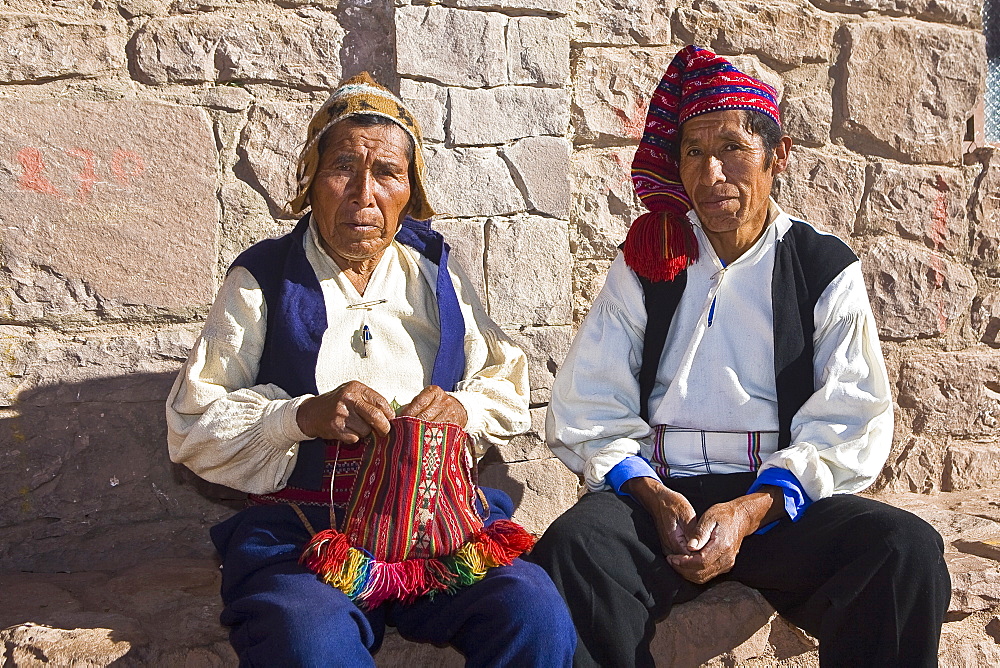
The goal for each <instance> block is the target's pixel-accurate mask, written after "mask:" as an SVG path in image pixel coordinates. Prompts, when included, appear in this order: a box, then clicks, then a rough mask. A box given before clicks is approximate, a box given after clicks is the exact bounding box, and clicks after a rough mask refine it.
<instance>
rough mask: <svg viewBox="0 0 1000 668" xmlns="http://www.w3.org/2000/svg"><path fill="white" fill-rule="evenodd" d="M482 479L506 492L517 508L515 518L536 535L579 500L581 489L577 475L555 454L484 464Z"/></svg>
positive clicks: (480, 475) (484, 482)
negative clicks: (525, 459)
mask: <svg viewBox="0 0 1000 668" xmlns="http://www.w3.org/2000/svg"><path fill="white" fill-rule="evenodd" d="M479 483H480V484H481V485H484V486H486V487H493V488H496V489H501V490H503V491H505V492H507V494H509V495H510V498H511V499H513V500H514V506H515V508H516V510H515V511H514V521H515V522H518V523H520V524H521V526H523V527H524V528H525V529H527V530H528V531H530V532H531V533H534V534H537V535H541V534H542V532H544V531H545V529H546V528H548V526H549V525H550V524H552V521H553V520H554V519H555V518H557V517H559V516H560V515H561V514H562V513H563V512H565V511H566V509H567V508H569V507H570V506H572V505H573V504H574V503H576V499H577V490H578V489H579V481H578V479H577V477H576V475H575V474H573V473H572V472H571V471H570V470H569V469H568V468H566V467H565V466H563V463H562V462H560V461H559V460H558V459H556V458H555V457H550V458H549V459H536V460H533V461H527V462H517V463H514V464H502V463H500V464H491V465H489V466H485V467H483V469H482V470H481V471H480V472H479Z"/></svg>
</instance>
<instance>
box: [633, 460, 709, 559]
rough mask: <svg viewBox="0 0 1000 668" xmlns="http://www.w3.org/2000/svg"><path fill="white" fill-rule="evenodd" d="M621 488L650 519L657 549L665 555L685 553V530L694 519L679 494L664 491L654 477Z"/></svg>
mask: <svg viewBox="0 0 1000 668" xmlns="http://www.w3.org/2000/svg"><path fill="white" fill-rule="evenodd" d="M622 489H623V490H624V491H626V492H628V493H629V494H630V495H631V496H632V498H634V499H635V500H636V501H638V502H639V504H640V505H642V507H643V508H645V509H646V511H647V512H648V513H649V514H650V516H652V518H653V522H654V523H655V524H656V532H657V533H658V534H659V536H660V546H661V548H662V549H663V553H664V554H666V555H682V554H687V553H688V548H687V534H686V532H685V529H686V528H687V525H688V523H689V522H691V521H692V520H694V517H695V515H694V508H692V507H691V504H690V503H689V502H688V500H687V499H686V498H684V496H683V495H682V494H678V493H677V492H675V491H673V490H671V489H667V488H666V487H665V486H664V485H663V483H662V482H660V481H659V480H656V479H655V478H645V477H640V478H632V479H631V480H627V481H625V484H624V485H622Z"/></svg>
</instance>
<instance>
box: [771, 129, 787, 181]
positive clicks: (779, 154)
mask: <svg viewBox="0 0 1000 668" xmlns="http://www.w3.org/2000/svg"><path fill="white" fill-rule="evenodd" d="M791 152H792V138H791V137H789V136H788V135H782V137H781V141H779V142H778V145H777V146H776V147H775V149H774V161H773V162H772V163H771V176H777V175H778V174H780V173H782V172H783V171H785V170H786V169H787V168H788V156H789V154H791Z"/></svg>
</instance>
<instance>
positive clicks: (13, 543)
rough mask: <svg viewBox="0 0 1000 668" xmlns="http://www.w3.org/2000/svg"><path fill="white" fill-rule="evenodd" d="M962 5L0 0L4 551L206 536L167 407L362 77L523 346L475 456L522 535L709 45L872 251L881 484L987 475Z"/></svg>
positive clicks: (986, 321) (981, 254) (998, 248)
mask: <svg viewBox="0 0 1000 668" xmlns="http://www.w3.org/2000/svg"><path fill="white" fill-rule="evenodd" d="M979 10H980V4H979V2H978V1H977V0H936V1H934V2H929V1H927V0H910V1H907V0H895V1H893V2H883V1H882V0H815V2H813V3H808V2H804V1H797V0H785V1H783V2H780V3H769V4H768V5H767V6H766V7H765V6H763V5H760V4H758V3H751V2H742V1H738V0H684V1H675V0H659V1H657V2H653V1H652V0H630V1H629V2H618V1H616V0H579V1H578V2H573V1H572V0H445V1H444V2H442V3H440V4H426V3H421V2H410V1H409V0H340V1H339V2H338V1H337V0H313V1H311V2H310V1H303V0H274V1H273V2H267V1H264V0H262V1H260V2H241V1H237V0H120V1H117V2H115V1H110V0H96V1H95V0H88V1H86V2H85V1H83V0H56V1H53V2H48V1H42V0H7V1H6V2H5V3H3V9H2V10H0V116H2V118H4V120H5V122H4V123H3V124H2V129H0V223H2V224H0V255H2V258H3V263H2V268H0V356H2V359H3V367H4V369H5V370H6V373H5V374H2V375H0V444H2V447H0V480H2V482H0V530H2V531H3V533H4V536H5V540H4V541H3V542H2V543H0V570H40V571H57V570H70V571H73V570H81V569H96V568H103V569H116V568H122V567H126V566H129V565H131V564H133V563H136V562H139V561H142V560H146V559H149V558H152V557H199V556H207V555H209V554H210V553H211V550H210V547H209V545H208V543H207V540H206V536H205V530H204V529H205V528H206V527H207V526H209V525H210V524H212V523H214V522H215V521H217V520H218V519H219V518H221V517H223V516H225V515H226V514H228V513H229V512H231V508H233V507H236V506H237V505H238V504H239V499H238V495H235V494H233V493H232V492H230V491H227V490H224V489H219V488H216V487H212V486H209V485H207V484H204V483H201V482H200V481H198V480H197V479H195V478H194V477H193V476H192V475H190V474H188V473H186V471H185V470H184V469H182V468H180V467H176V466H173V465H171V464H170V463H169V461H168V459H167V456H166V448H165V426H164V419H163V408H162V404H163V400H164V398H165V397H166V393H167V391H168V389H169V386H170V384H171V382H172V380H173V376H174V374H175V373H176V370H177V368H178V366H179V364H180V362H181V361H182V360H183V359H184V358H185V356H186V354H187V351H188V350H189V348H190V346H191V345H192V343H193V341H194V339H195V337H196V336H197V333H198V331H199V329H200V325H201V322H202V320H203V318H204V315H205V313H206V312H207V309H208V306H209V304H210V303H211V300H212V298H213V295H214V293H215V290H216V289H217V287H218V283H219V280H220V278H221V276H222V273H223V272H224V270H225V268H226V266H228V263H229V262H230V261H231V260H232V259H233V258H234V257H235V255H236V254H237V253H238V252H239V251H240V250H242V249H243V248H245V247H246V246H248V245H249V244H251V243H253V242H254V241H256V240H258V239H261V238H265V237H267V236H272V235H275V234H278V233H281V232H282V231H285V230H288V229H290V227H291V225H292V224H293V222H294V221H293V220H291V219H290V218H288V217H287V216H286V215H285V214H284V213H283V211H282V206H283V204H284V202H285V201H286V200H287V199H288V197H289V195H290V193H291V192H292V188H293V179H292V172H293V165H294V160H295V156H296V155H297V152H298V147H299V145H300V142H301V141H302V133H303V132H304V128H305V124H306V122H307V120H308V118H309V117H310V115H311V113H312V111H313V110H314V109H315V108H317V106H318V105H319V104H321V103H322V101H323V100H324V99H325V98H326V96H327V95H328V93H329V90H330V88H331V87H333V86H334V85H335V84H336V82H337V81H338V80H340V79H341V77H344V76H350V75H352V74H355V73H357V72H359V71H361V70H369V71H371V72H372V73H373V74H374V75H375V76H376V77H377V78H378V79H380V80H381V81H382V82H384V83H385V84H386V85H388V86H390V87H392V88H393V89H395V90H397V91H398V92H399V93H400V95H401V96H402V97H403V98H405V99H406V100H408V101H409V102H410V103H411V104H412V106H413V108H414V110H415V111H416V113H417V114H418V115H419V117H420V120H421V123H422V125H423V128H424V132H425V136H426V138H427V140H428V141H427V146H426V157H427V164H428V172H429V190H430V196H431V198H432V200H433V202H434V204H435V206H436V208H437V209H438V210H439V211H440V212H441V214H442V215H441V217H440V219H439V220H438V221H437V223H436V225H437V227H438V228H439V229H441V230H442V231H443V232H444V233H445V235H446V236H447V237H448V238H449V239H450V240H451V242H452V243H453V245H454V246H455V255H456V256H457V257H458V258H459V261H460V262H461V263H462V264H463V265H464V267H465V268H466V269H467V271H468V272H469V273H470V274H471V275H472V277H473V280H474V281H475V283H476V285H477V287H478V289H479V290H480V294H481V296H482V299H483V302H484V304H486V306H487V308H488V310H489V312H490V314H491V315H492V317H493V318H494V319H495V320H496V321H497V322H498V323H500V324H501V325H502V326H503V328H504V329H505V330H506V331H507V332H508V333H509V334H510V336H511V337H512V338H513V339H514V340H516V341H517V342H518V343H520V344H521V345H523V346H524V347H525V349H526V350H527V351H528V354H529V358H530V361H531V382H532V397H531V401H532V413H533V428H532V431H531V432H530V433H529V434H527V435H525V436H524V437H521V438H518V439H516V440H515V441H514V442H513V443H511V444H510V445H509V446H508V447H506V448H504V449H502V450H501V451H499V452H493V453H490V454H489V455H488V456H487V459H486V460H485V461H484V463H483V464H484V466H483V471H482V480H483V482H484V483H486V484H492V485H495V486H500V487H503V488H504V489H507V490H508V491H509V492H511V494H512V496H514V498H515V501H518V502H519V503H520V504H521V505H520V509H519V519H521V520H522V521H523V522H524V523H525V524H526V525H527V526H529V527H530V528H532V529H534V530H538V531H540V530H542V529H543V528H544V527H545V526H546V525H547V523H548V522H549V521H550V520H551V519H552V518H553V517H554V516H555V515H556V514H557V513H558V512H559V511H560V510H561V509H562V508H565V507H566V506H568V505H569V504H570V503H572V501H573V500H574V499H575V497H576V493H577V485H576V479H575V477H574V476H573V475H571V474H570V473H569V472H568V471H567V470H566V469H565V468H564V467H563V466H562V465H561V464H560V463H559V462H558V461H556V460H554V459H552V458H551V457H550V456H549V453H548V451H547V449H545V447H544V445H543V442H542V438H541V433H542V428H543V422H544V411H545V406H546V403H547V401H548V399H549V389H550V387H551V382H552V378H553V374H554V372H555V370H556V369H557V367H558V365H559V364H560V362H561V360H562V358H563V356H564V355H565V352H566V350H567V348H568V345H569V342H570V340H571V338H572V333H573V326H574V324H575V323H578V322H579V321H580V319H581V318H582V317H583V316H584V314H585V313H586V310H587V307H588V305H589V303H590V302H591V300H592V299H593V297H594V296H595V295H596V292H597V291H598V290H599V289H600V285H601V283H602V281H603V276H604V272H605V270H606V269H607V267H608V265H609V263H610V261H611V259H612V258H613V257H614V253H615V252H616V247H617V245H618V244H619V243H620V242H621V240H622V239H623V238H624V234H625V231H626V230H627V227H628V224H629V222H630V221H631V220H632V218H633V217H634V216H635V215H636V214H637V213H638V212H639V207H638V204H637V201H636V199H635V197H634V195H633V193H632V190H631V184H630V181H629V177H628V169H629V164H630V161H631V157H632V152H633V150H634V146H635V144H636V142H637V140H638V137H639V136H640V134H641V129H642V122H643V117H644V111H645V106H646V104H647V102H648V99H649V94H650V92H651V90H652V89H653V87H654V86H655V84H656V82H657V81H658V79H659V77H660V75H661V74H662V71H663V69H664V68H665V66H666V64H667V63H668V62H669V60H670V58H671V57H672V55H673V54H674V53H675V52H676V50H677V49H678V48H679V47H680V46H682V45H683V44H685V43H687V42H690V41H695V42H697V43H700V44H703V45H706V46H708V47H711V48H713V49H715V50H717V51H719V52H720V53H723V54H727V55H732V56H739V59H738V61H739V63H740V64H741V65H742V66H743V67H747V68H751V69H752V70H753V71H755V72H757V73H758V75H759V76H761V77H764V78H770V79H771V80H772V81H773V82H775V83H777V84H779V85H780V86H781V88H783V90H784V102H783V103H782V111H783V113H784V114H785V119H786V123H787V128H788V131H789V132H790V133H791V134H792V136H793V137H794V139H795V143H796V144H797V148H796V149H795V151H794V153H793V159H792V163H791V166H790V170H789V173H788V175H787V176H786V177H783V178H782V179H781V182H780V184H779V188H778V192H777V196H778V199H779V201H780V202H781V203H782V204H783V205H784V206H786V207H787V208H788V209H789V210H790V211H792V212H794V213H797V214H800V215H802V216H804V217H806V218H807V219H809V220H811V221H813V222H814V223H816V224H817V225H819V226H821V227H823V228H825V229H830V230H833V231H835V232H837V233H838V234H841V235H843V236H844V237H845V238H847V239H848V241H849V242H850V243H851V244H852V246H853V247H854V248H855V249H856V250H857V251H858V252H859V254H860V255H861V256H862V258H863V261H864V265H865V272H866V276H867V277H868V280H869V285H870V288H871V291H872V298H873V304H874V306H875V311H876V317H877V319H878V321H879V325H880V333H881V335H882V337H883V338H884V340H885V341H886V344H885V349H886V353H887V357H888V360H889V365H890V370H891V373H892V378H893V382H894V392H895V394H896V397H897V402H898V406H899V420H898V428H897V438H896V446H895V450H894V453H893V456H892V457H891V458H890V462H889V464H888V466H887V467H886V471H885V474H884V476H883V478H882V480H881V483H880V484H881V485H882V486H883V487H888V488H889V489H890V490H896V491H899V490H914V491H922V492H935V491H938V490H945V491H947V490H960V489H969V488H975V487H979V486H989V485H998V484H1000V434H998V431H1000V430H998V425H997V420H998V419H1000V384H998V382H997V378H998V377H1000V373H998V372H1000V352H998V347H1000V196H998V194H997V193H998V192H1000V152H997V151H996V150H994V149H991V148H981V149H978V150H976V151H975V152H969V151H968V147H967V145H966V144H965V143H964V142H963V140H964V138H965V134H966V131H967V121H968V119H969V118H970V117H971V116H972V109H973V107H974V106H975V104H976V103H977V101H978V100H979V99H980V98H981V96H982V86H983V70H984V63H985V54H984V50H983V39H982V36H981V26H980V11H979Z"/></svg>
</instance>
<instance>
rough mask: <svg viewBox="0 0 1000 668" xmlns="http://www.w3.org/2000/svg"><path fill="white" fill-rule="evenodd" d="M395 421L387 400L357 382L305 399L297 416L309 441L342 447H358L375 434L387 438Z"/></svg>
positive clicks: (300, 427) (353, 381)
mask: <svg viewBox="0 0 1000 668" xmlns="http://www.w3.org/2000/svg"><path fill="white" fill-rule="evenodd" d="M393 417H395V415H394V414H393V411H392V406H390V405H389V402H388V401H386V400H385V397H383V396H382V395H381V394H379V393H378V392H376V391H375V390H373V389H372V388H370V387H368V386H367V385H365V384H364V383H360V382H358V381H356V380H352V381H350V382H349V383H344V384H343V385H341V386H340V387H338V388H337V389H335V390H331V391H330V392H327V393H326V394H321V395H319V396H318V397H312V398H310V399H306V400H305V401H303V402H302V405H301V406H299V410H298V412H297V413H296V414H295V420H296V422H298V424H299V429H301V430H302V433H303V434H305V435H306V436H308V437H309V438H325V439H327V440H337V441H341V442H343V443H357V442H358V441H360V440H361V439H362V438H364V437H365V436H368V435H369V434H371V433H372V432H375V434H376V435H377V436H385V435H387V434H388V433H389V420H391V419H392V418H393Z"/></svg>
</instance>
